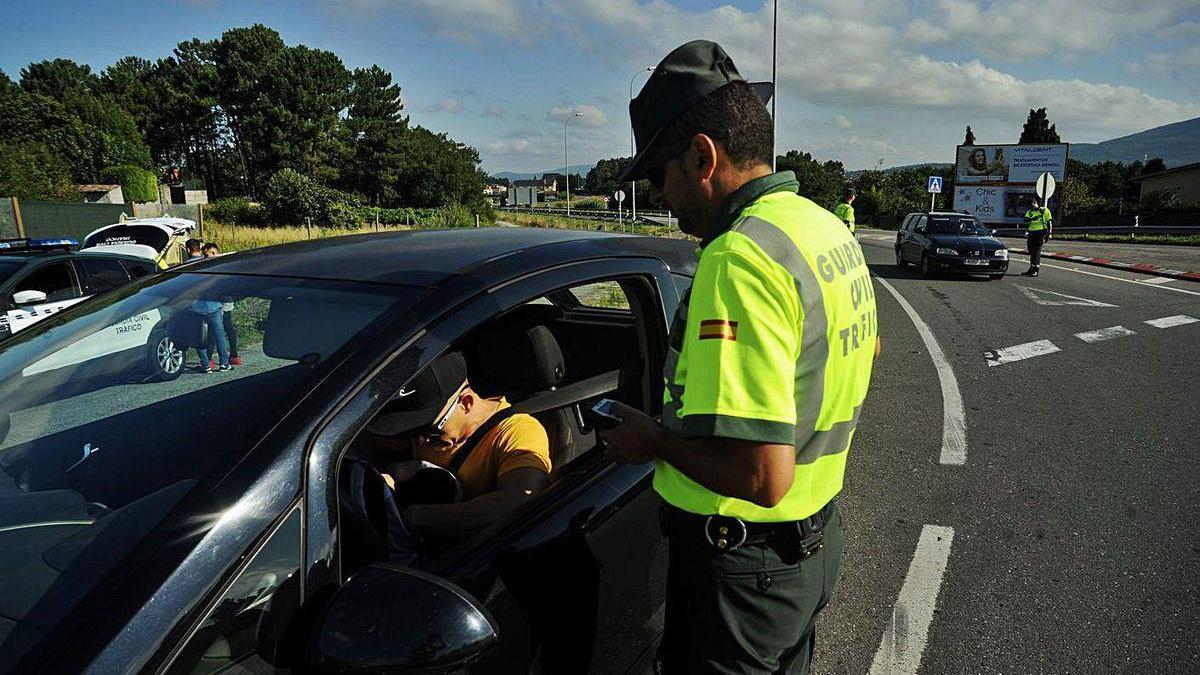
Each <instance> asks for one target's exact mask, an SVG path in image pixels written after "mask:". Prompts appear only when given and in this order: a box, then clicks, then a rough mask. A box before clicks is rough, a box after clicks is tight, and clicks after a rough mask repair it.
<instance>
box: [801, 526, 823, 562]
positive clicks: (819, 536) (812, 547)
mask: <svg viewBox="0 0 1200 675" xmlns="http://www.w3.org/2000/svg"><path fill="white" fill-rule="evenodd" d="M824 546H825V533H824V532H816V533H813V534H811V535H809V536H807V537H803V538H801V539H800V554H801V556H802V558H801V559H802V560H807V559H808V558H810V557H812V556H813V554H815V553H816V552H817V551H820V550H821V549H822V548H824Z"/></svg>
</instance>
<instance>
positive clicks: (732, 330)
mask: <svg viewBox="0 0 1200 675" xmlns="http://www.w3.org/2000/svg"><path fill="white" fill-rule="evenodd" d="M737 328H738V322H736V321H726V320H725V319H705V320H703V321H701V322H700V339H701V340H737Z"/></svg>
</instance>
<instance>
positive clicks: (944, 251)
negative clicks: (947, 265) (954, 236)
mask: <svg viewBox="0 0 1200 675" xmlns="http://www.w3.org/2000/svg"><path fill="white" fill-rule="evenodd" d="M934 253H937V254H938V255H958V251H955V250H954V249H952V248H939V249H937V250H936V251H934Z"/></svg>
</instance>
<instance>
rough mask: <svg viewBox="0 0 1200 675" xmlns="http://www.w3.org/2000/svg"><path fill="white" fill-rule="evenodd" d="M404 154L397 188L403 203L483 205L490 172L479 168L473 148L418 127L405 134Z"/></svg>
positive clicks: (419, 205)
mask: <svg viewBox="0 0 1200 675" xmlns="http://www.w3.org/2000/svg"><path fill="white" fill-rule="evenodd" d="M402 155H403V157H404V162H403V164H401V166H400V171H399V176H398V181H397V189H398V191H399V193H400V194H399V201H400V203H401V204H403V205H404V206H411V207H434V206H446V205H449V204H462V205H464V206H467V207H471V208H476V209H478V208H482V207H483V204H484V196H483V186H484V183H485V181H486V179H487V174H485V173H484V172H483V171H481V170H479V153H478V152H477V151H476V150H475V149H474V148H471V147H468V146H466V145H463V144H461V143H458V142H456V141H454V140H453V139H451V138H449V137H448V136H446V135H445V134H435V133H433V132H432V131H430V130H428V129H425V128H424V127H420V126H415V127H411V128H410V129H409V130H408V132H407V133H405V134H404V142H403V144H402Z"/></svg>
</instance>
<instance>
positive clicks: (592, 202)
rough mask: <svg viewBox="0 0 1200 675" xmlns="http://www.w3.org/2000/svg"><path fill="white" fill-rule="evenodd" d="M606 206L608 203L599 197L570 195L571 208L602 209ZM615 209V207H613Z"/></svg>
mask: <svg viewBox="0 0 1200 675" xmlns="http://www.w3.org/2000/svg"><path fill="white" fill-rule="evenodd" d="M606 208H608V203H607V202H605V201H604V200H603V199H601V198H600V197H572V198H571V209H572V210H574V209H579V210H580V211H603V210H605V209H606ZM613 210H614V211H615V210H616V207H614V208H613Z"/></svg>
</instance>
